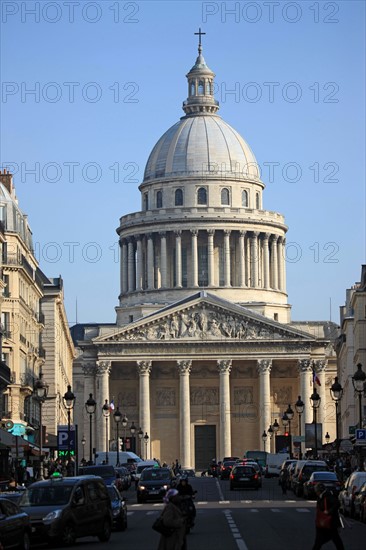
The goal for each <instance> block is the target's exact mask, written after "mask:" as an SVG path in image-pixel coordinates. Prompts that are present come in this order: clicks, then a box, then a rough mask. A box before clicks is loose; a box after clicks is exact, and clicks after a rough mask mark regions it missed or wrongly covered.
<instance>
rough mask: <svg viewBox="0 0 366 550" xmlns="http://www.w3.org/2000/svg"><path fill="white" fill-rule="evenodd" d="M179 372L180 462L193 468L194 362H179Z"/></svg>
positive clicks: (186, 466) (184, 466) (183, 465)
mask: <svg viewBox="0 0 366 550" xmlns="http://www.w3.org/2000/svg"><path fill="white" fill-rule="evenodd" d="M177 365H178V372H179V414H180V418H179V424H180V460H181V464H182V467H183V468H190V467H191V404H190V395H189V375H190V372H191V367H192V361H184V360H183V361H177Z"/></svg>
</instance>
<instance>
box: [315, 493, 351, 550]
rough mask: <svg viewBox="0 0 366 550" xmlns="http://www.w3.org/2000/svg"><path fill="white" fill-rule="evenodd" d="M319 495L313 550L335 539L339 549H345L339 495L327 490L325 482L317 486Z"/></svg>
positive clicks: (334, 541)
mask: <svg viewBox="0 0 366 550" xmlns="http://www.w3.org/2000/svg"><path fill="white" fill-rule="evenodd" d="M315 492H316V495H317V497H318V498H317V503H316V515H315V528H316V537H315V542H314V546H313V550H319V548H321V547H322V546H323V544H326V543H327V542H328V541H330V540H331V541H333V543H334V544H335V547H336V548H337V550H344V546H343V542H342V539H341V537H340V536H339V532H338V529H339V527H341V522H340V519H339V511H338V510H339V502H338V498H337V495H335V494H334V493H333V492H332V491H330V490H327V489H326V487H325V485H324V484H323V483H318V484H317V485H316V486H315Z"/></svg>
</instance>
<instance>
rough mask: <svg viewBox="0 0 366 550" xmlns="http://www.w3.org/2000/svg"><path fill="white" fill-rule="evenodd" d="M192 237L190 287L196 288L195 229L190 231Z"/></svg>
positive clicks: (196, 253)
mask: <svg viewBox="0 0 366 550" xmlns="http://www.w3.org/2000/svg"><path fill="white" fill-rule="evenodd" d="M191 235H192V286H193V287H197V286H198V250H197V235H198V230H197V229H191Z"/></svg>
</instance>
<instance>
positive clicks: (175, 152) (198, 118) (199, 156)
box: [144, 113, 259, 182]
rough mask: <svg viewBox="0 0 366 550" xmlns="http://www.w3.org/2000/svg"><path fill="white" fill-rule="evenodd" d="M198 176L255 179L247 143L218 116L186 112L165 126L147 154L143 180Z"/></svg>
mask: <svg viewBox="0 0 366 550" xmlns="http://www.w3.org/2000/svg"><path fill="white" fill-rule="evenodd" d="M200 175H204V176H205V177H213V178H215V177H218V176H219V177H220V178H225V177H226V178H230V179H231V178H233V179H240V180H246V181H247V180H248V179H249V180H256V181H258V180H259V168H258V165H257V161H256V159H255V156H254V154H253V152H252V150H251V149H250V147H249V145H248V144H247V143H246V142H245V141H244V139H243V138H242V137H241V136H240V134H239V133H238V132H237V131H236V130H234V128H232V127H231V126H230V125H229V124H227V123H226V122H225V121H224V120H223V119H222V118H221V117H220V116H218V115H214V114H199V113H197V114H193V115H188V116H185V117H183V118H182V119H181V120H180V121H179V122H177V123H176V124H174V126H172V127H171V128H169V130H167V132H165V134H164V135H163V136H162V137H161V138H160V139H159V141H158V142H157V144H156V145H155V147H154V148H153V150H152V152H151V154H150V156H149V159H148V161H147V164H146V168H145V174H144V182H150V181H152V180H155V179H161V178H169V179H171V178H174V179H176V178H186V177H190V176H191V177H198V176H200Z"/></svg>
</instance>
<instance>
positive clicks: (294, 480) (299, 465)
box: [290, 460, 306, 492]
mask: <svg viewBox="0 0 366 550" xmlns="http://www.w3.org/2000/svg"><path fill="white" fill-rule="evenodd" d="M305 462H306V460H298V461H297V462H296V465H295V468H294V471H293V472H292V476H291V486H290V488H291V489H292V490H293V491H294V492H295V486H296V483H297V478H298V476H299V474H300V470H301V468H302V467H303V465H304V464H305Z"/></svg>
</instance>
